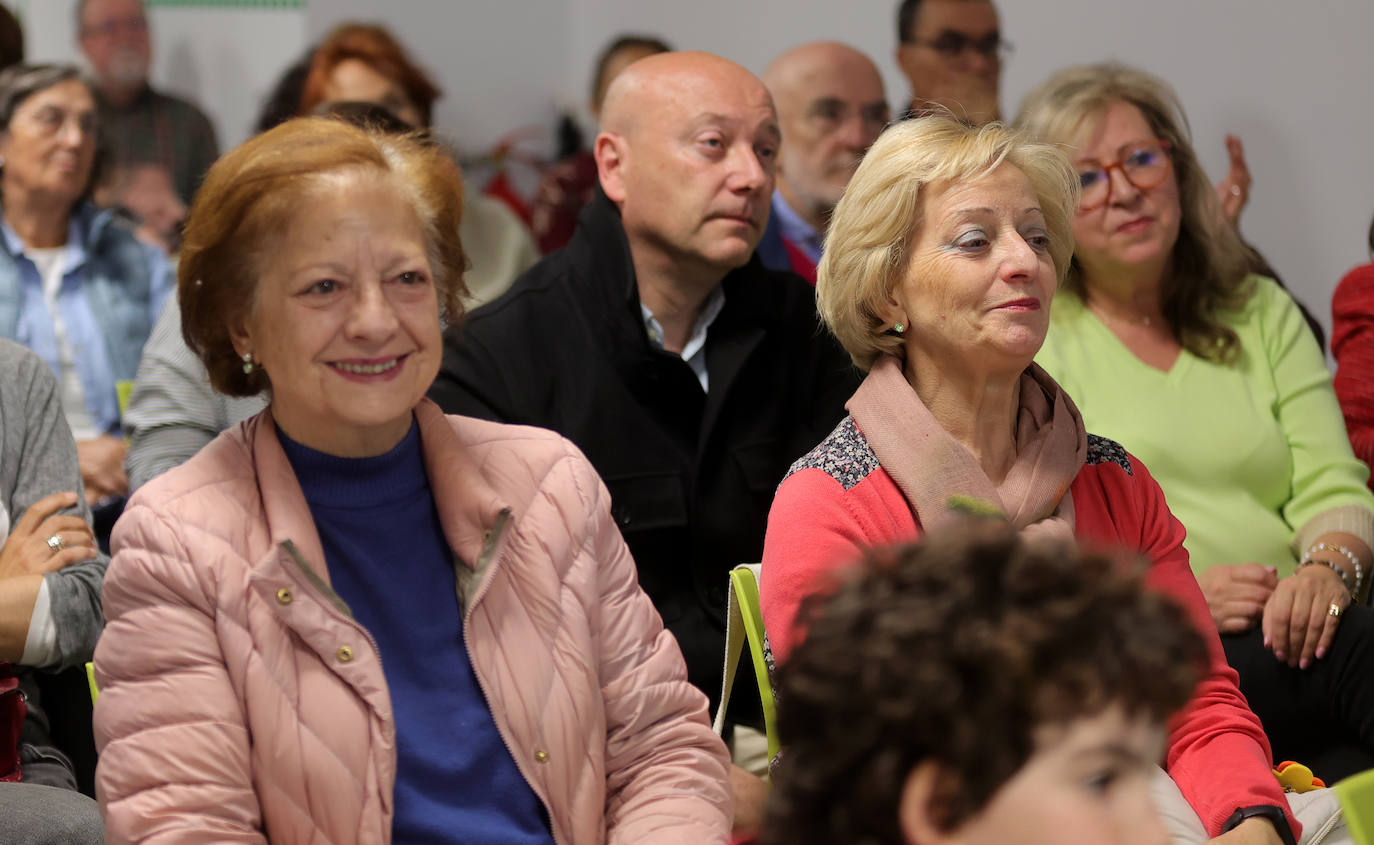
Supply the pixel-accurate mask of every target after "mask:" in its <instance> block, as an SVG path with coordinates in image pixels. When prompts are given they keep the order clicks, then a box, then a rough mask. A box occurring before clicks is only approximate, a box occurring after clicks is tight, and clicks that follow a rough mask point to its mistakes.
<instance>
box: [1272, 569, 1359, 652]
mask: <svg viewBox="0 0 1374 845" xmlns="http://www.w3.org/2000/svg"><path fill="white" fill-rule="evenodd" d="M1350 602H1351V596H1350V591H1349V590H1348V589H1346V586H1345V582H1344V581H1342V580H1341V576H1340V575H1339V574H1337V572H1336V570H1334V569H1332V568H1331V567H1330V566H1327V565H1326V564H1325V563H1323V562H1321V561H1317V562H1315V563H1312V564H1310V565H1308V566H1304V567H1302V568H1301V569H1299V570H1298V571H1297V573H1295V574H1293V575H1290V576H1288V577H1287V578H1284V579H1282V580H1280V581H1279V585H1278V587H1277V588H1275V590H1274V595H1273V596H1271V597H1270V599H1269V602H1268V603H1267V604H1266V605H1265V607H1264V618H1263V620H1262V622H1261V623H1260V624H1261V626H1262V628H1263V631H1264V644H1265V646H1267V647H1268V648H1270V649H1273V651H1274V656H1275V657H1277V658H1278V659H1279V660H1281V661H1283V662H1284V663H1287V664H1288V665H1289V666H1294V667H1300V668H1302V669H1306V668H1307V667H1309V666H1311V665H1312V661H1313V660H1320V659H1321V658H1323V657H1325V656H1326V652H1327V651H1328V650H1329V649H1330V648H1331V641H1332V640H1333V639H1335V636H1336V629H1337V628H1339V627H1340V624H1341V616H1342V614H1344V613H1345V609H1346V608H1347V607H1349V606H1350Z"/></svg>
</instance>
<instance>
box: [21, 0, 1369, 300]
mask: <svg viewBox="0 0 1374 845" xmlns="http://www.w3.org/2000/svg"><path fill="white" fill-rule="evenodd" d="M72 1H73V0H8V2H10V5H12V6H17V7H19V8H20V10H21V12H22V13H23V14H24V15H25V20H26V29H27V32H28V35H29V39H30V41H29V44H30V55H31V56H33V57H34V58H38V59H72V58H74V57H75V55H76V48H75V44H74V41H73V39H72V33H71V4H72ZM999 5H1000V7H1001V9H1002V14H1003V18H1004V20H1003V31H1004V34H1005V35H1006V37H1007V38H1009V39H1010V40H1011V41H1012V42H1014V43H1015V45H1016V52H1015V54H1014V55H1013V56H1012V58H1011V60H1010V61H1009V62H1008V64H1007V67H1006V76H1005V82H1004V86H1003V106H1004V108H1005V109H1006V111H1007V113H1008V115H1010V114H1014V112H1015V110H1016V106H1017V105H1018V103H1019V102H1020V99H1021V97H1022V96H1023V95H1024V93H1025V92H1026V91H1027V90H1028V89H1029V88H1030V87H1031V85H1033V84H1034V83H1036V82H1038V81H1040V80H1041V79H1043V78H1044V77H1045V76H1046V75H1048V74H1049V73H1050V71H1052V70H1053V69H1055V68H1057V67H1060V66H1062V65H1065V64H1069V63H1076V62H1087V61H1096V60H1100V59H1104V58H1119V59H1122V60H1125V61H1129V62H1132V63H1135V64H1138V65H1140V66H1142V67H1144V68H1145V69H1147V70H1150V71H1153V72H1155V73H1158V74H1160V75H1162V76H1164V77H1165V78H1166V79H1168V80H1169V81H1170V82H1172V83H1173V84H1174V85H1175V86H1176V87H1177V88H1178V89H1179V91H1180V93H1181V95H1182V97H1183V100H1184V104H1185V107H1186V108H1187V110H1188V114H1189V117H1190V118H1191V120H1192V124H1193V130H1194V135H1195V138H1196V142H1197V147H1198V150H1199V153H1200V154H1201V156H1202V159H1203V162H1204V164H1205V165H1207V167H1208V168H1209V170H1210V172H1211V173H1212V174H1213V176H1214V177H1219V176H1221V175H1222V173H1224V171H1225V167H1226V160H1225V152H1224V149H1223V146H1222V136H1223V135H1224V134H1225V133H1226V132H1227V131H1233V132H1237V133H1238V134H1240V135H1241V137H1242V139H1243V140H1244V141H1245V144H1246V150H1247V152H1248V154H1249V158H1250V164H1251V169H1252V171H1253V173H1254V178H1255V183H1254V187H1253V190H1252V194H1251V201H1250V206H1249V208H1248V209H1247V210H1246V212H1245V217H1244V219H1243V222H1242V228H1243V230H1244V232H1245V235H1246V236H1247V238H1249V239H1250V240H1251V241H1252V242H1253V243H1254V244H1255V245H1257V246H1258V247H1259V248H1260V249H1261V250H1262V251H1263V252H1264V253H1265V255H1266V256H1267V257H1268V258H1269V260H1270V261H1271V262H1272V263H1273V264H1274V266H1275V267H1276V268H1277V269H1278V271H1279V272H1280V273H1281V274H1282V275H1283V276H1284V279H1285V281H1286V282H1287V283H1288V284H1289V285H1290V287H1292V288H1293V290H1294V291H1295V292H1296V293H1297V294H1298V295H1299V296H1300V297H1301V298H1303V299H1304V300H1306V302H1307V303H1308V304H1309V305H1310V306H1311V307H1312V308H1313V310H1314V311H1315V312H1316V313H1317V314H1318V315H1319V316H1320V317H1321V318H1322V319H1323V320H1324V321H1325V320H1328V319H1329V313H1328V312H1329V305H1328V303H1329V300H1330V294H1331V290H1332V288H1333V287H1334V286H1335V283H1336V282H1337V280H1338V279H1339V278H1340V276H1341V274H1343V273H1344V272H1345V270H1347V269H1348V268H1349V267H1351V266H1353V265H1354V264H1357V263H1360V262H1362V261H1364V260H1367V254H1366V247H1365V235H1366V232H1367V230H1368V226H1369V220H1370V217H1371V215H1374V167H1372V166H1371V165H1370V160H1371V157H1370V154H1369V152H1368V150H1369V148H1370V144H1371V139H1374V108H1370V103H1369V97H1368V94H1367V93H1366V92H1367V89H1368V86H1369V84H1370V83H1371V81H1374V51H1371V50H1369V48H1368V39H1369V33H1371V32H1374V3H1372V2H1370V0H1322V2H1320V3H1293V2H1291V0H1205V2H1198V0H1154V2H1152V3H1148V4H1139V3H1133V2H1126V0H1001V2H1000V4H999ZM895 7H896V0H849V1H848V2H835V0H687V2H683V0H308V5H307V8H306V9H305V10H269V9H263V10H249V9H230V8H221V9H213V8H165V7H154V8H152V9H151V16H152V21H153V26H154V34H153V35H154V47H155V53H156V59H155V68H154V76H155V79H156V80H157V81H158V83H159V84H161V85H165V86H166V87H168V88H170V89H172V90H174V91H179V92H183V93H186V94H189V95H191V96H193V97H194V98H196V99H197V100H199V101H200V102H202V103H203V104H205V105H206V107H207V110H209V111H210V112H211V113H212V114H213V115H214V117H215V118H216V120H217V122H218V124H219V127H220V135H221V141H222V142H224V143H226V144H229V143H233V142H236V141H238V140H240V139H242V138H243V137H245V135H246V133H247V131H248V127H249V125H250V123H251V121H252V118H253V116H254V115H255V113H256V110H257V103H258V101H259V99H260V98H261V95H262V93H263V92H265V90H266V89H267V87H268V86H269V85H270V84H271V82H272V81H273V80H274V79H275V78H276V75H277V74H278V73H279V72H280V70H281V69H282V68H283V67H284V66H285V65H286V64H287V63H288V62H289V61H290V60H292V59H293V58H294V57H295V56H296V55H298V54H299V52H300V51H301V50H302V49H303V48H304V47H305V45H306V44H308V43H310V42H312V41H313V40H315V39H316V38H318V37H319V36H320V35H322V34H323V33H324V32H326V31H327V30H328V29H329V28H330V27H332V26H333V25H334V24H336V23H338V22H339V21H341V20H346V19H355V18H356V19H363V20H377V19H381V20H382V21H383V22H385V23H386V24H387V25H388V26H390V27H392V28H393V29H394V30H395V32H396V33H397V35H398V36H399V37H400V38H401V40H402V41H403V43H405V44H406V45H407V46H408V47H410V48H411V49H412V50H413V51H414V52H415V53H416V54H417V55H418V56H420V57H422V59H423V61H424V63H425V64H426V65H427V66H428V67H429V68H430V69H431V70H432V71H433V72H434V74H435V76H436V78H437V79H438V81H439V83H440V85H441V86H442V87H443V89H444V91H445V97H444V99H443V100H441V101H440V103H439V107H438V111H437V114H436V124H437V125H438V126H439V127H440V128H442V129H445V130H448V131H449V132H450V133H451V134H453V135H454V136H455V137H456V139H457V141H458V144H459V146H460V148H461V149H462V150H463V151H464V152H465V153H468V154H472V153H476V152H479V151H482V150H485V149H487V148H489V147H490V146H491V145H492V144H493V143H494V142H495V141H496V140H497V139H498V138H499V137H500V136H502V135H503V134H505V133H506V132H508V131H510V130H512V129H516V128H518V127H523V126H534V127H538V128H539V130H540V131H542V132H543V133H544V136H543V138H542V139H541V142H540V143H536V144H534V145H532V149H534V150H535V151H537V152H544V153H547V152H548V151H549V150H550V149H551V145H552V142H551V133H552V129H553V125H554V120H555V116H556V114H557V110H558V108H559V106H560V105H571V106H575V107H578V108H579V109H580V108H581V106H582V104H583V103H584V101H585V100H586V97H587V86H588V76H589V75H590V72H591V64H592V61H593V59H594V57H595V55H596V53H597V52H598V51H599V50H600V48H601V46H602V45H603V44H604V43H605V42H606V41H607V40H608V39H609V38H610V37H611V36H612V35H613V34H615V33H619V32H623V31H626V30H636V31H645V32H649V33H656V34H659V35H662V36H663V37H665V38H667V39H668V40H669V41H670V42H672V43H673V44H675V45H677V46H679V47H683V48H700V49H705V50H711V51H713V52H717V53H720V54H722V55H725V56H729V57H731V58H734V59H736V60H737V61H739V62H741V63H742V64H744V65H746V66H747V67H749V68H751V69H753V70H755V71H759V70H761V69H762V68H763V66H764V65H766V64H767V62H768V61H769V60H770V59H771V58H772V57H773V56H774V55H776V54H777V53H779V52H781V51H782V50H784V49H786V48H787V47H789V46H792V45H794V44H798V43H801V42H803V41H809V40H813V39H817V38H836V39H839V40H842V41H847V42H849V43H851V44H853V45H854V46H856V47H858V48H860V49H862V50H865V51H866V52H868V53H869V54H870V55H872V56H873V57H874V59H875V60H876V61H877V62H878V64H879V67H880V68H881V69H882V70H883V74H884V78H885V79H886V81H887V84H888V94H889V97H890V99H891V100H892V101H893V102H894V104H895V103H899V102H900V101H901V100H902V99H903V98H904V95H905V90H904V85H905V83H904V82H903V81H902V79H901V77H900V76H899V75H898V74H897V71H896V68H895V66H894V64H893V61H892V49H893V45H894V41H895V35H894V32H893V29H894V23H893V18H894V10H895Z"/></svg>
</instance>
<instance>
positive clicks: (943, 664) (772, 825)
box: [763, 519, 1207, 845]
mask: <svg viewBox="0 0 1374 845" xmlns="http://www.w3.org/2000/svg"><path fill="white" fill-rule="evenodd" d="M1123 563H1124V562H1123V561H1121V560H1115V559H1112V558H1109V557H1104V556H1100V555H1091V554H1080V553H1079V552H1077V551H1076V550H1074V549H1073V548H1072V547H1069V546H1064V547H1060V546H1054V545H1035V544H1027V543H1025V542H1023V541H1022V540H1021V539H1020V538H1019V537H1018V536H1017V535H1016V533H1015V531H1013V530H1012V529H1011V528H1010V527H1009V526H1007V525H1006V524H1005V523H1001V522H995V521H992V520H986V519H982V520H974V519H967V520H964V521H962V522H960V523H957V524H955V525H953V526H950V527H949V528H948V529H947V530H946V531H945V532H944V533H937V534H933V535H931V537H930V538H928V539H926V540H925V541H924V542H922V543H920V544H916V545H906V546H900V547H895V548H891V549H886V550H878V551H875V552H871V553H869V555H868V556H867V558H866V560H865V561H864V563H863V564H862V565H860V566H857V567H854V568H853V569H851V570H849V571H848V572H847V573H846V574H847V575H848V577H847V578H845V580H844V581H843V582H842V583H841V584H840V586H839V587H838V589H837V590H835V591H834V592H833V594H831V595H829V596H828V597H819V598H813V599H812V600H810V601H808V602H807V603H806V604H804V605H803V618H804V620H805V621H804V623H803V624H804V625H805V626H806V628H807V634H806V638H805V639H804V640H803V641H802V642H801V643H800V644H799V645H798V646H797V647H796V649H795V650H794V651H793V652H792V654H791V656H790V657H789V659H788V662H787V663H786V664H784V665H783V666H782V668H781V670H780V672H779V684H780V689H779V693H778V708H779V709H778V719H779V721H778V729H779V735H780V739H781V741H782V748H783V751H782V754H781V756H780V757H779V758H778V765H777V767H776V769H777V771H776V773H775V777H774V781H773V784H774V785H773V790H772V794H771V795H770V796H769V802H768V805H767V810H766V819H765V824H764V831H765V836H764V840H763V841H764V842H766V843H776V845H781V843H787V845H813V843H814V845H820V843H827V845H828V843H832V842H846V843H855V845H870V843H873V844H874V845H876V843H892V842H901V841H903V839H902V836H901V833H900V829H899V820H898V807H899V804H900V800H901V793H902V788H903V786H904V784H905V782H906V779H907V775H908V774H910V773H911V771H912V770H913V769H915V768H916V766H917V765H918V764H920V763H922V762H925V761H928V760H929V761H935V762H937V763H938V764H940V766H941V767H942V768H943V769H944V770H945V773H946V774H947V775H948V778H947V780H946V783H947V784H948V786H949V788H948V790H942V791H941V794H940V796H939V799H938V800H941V806H939V807H937V808H933V809H934V810H935V811H936V812H937V816H936V818H937V819H938V821H939V823H941V824H942V825H944V826H945V828H946V829H953V828H954V827H956V826H957V825H958V824H959V823H960V822H963V821H965V820H967V819H968V818H970V817H971V816H972V815H974V814H975V813H977V812H978V811H979V810H980V809H982V808H983V807H984V806H986V804H987V802H988V801H989V800H991V798H992V796H993V794H994V793H996V792H997V790H999V789H1000V788H1001V787H1002V785H1003V784H1005V783H1006V782H1007V781H1008V780H1010V779H1011V777H1012V776H1013V775H1014V774H1015V773H1016V772H1017V771H1018V770H1019V769H1020V768H1021V767H1022V766H1023V765H1025V763H1026V761H1027V760H1028V759H1030V757H1031V755H1032V754H1034V753H1035V751H1036V750H1037V749H1036V747H1035V734H1036V732H1037V730H1038V729H1039V728H1042V727H1046V726H1057V725H1066V724H1068V723H1070V722H1072V721H1074V720H1076V719H1080V718H1083V717H1091V716H1094V715H1098V714H1100V713H1102V712H1104V711H1106V710H1107V709H1109V708H1111V707H1114V706H1119V707H1122V708H1123V709H1124V711H1125V712H1126V715H1127V716H1128V717H1139V716H1145V717H1147V718H1148V719H1150V720H1151V721H1152V722H1155V723H1157V724H1159V725H1161V726H1162V725H1164V723H1165V722H1166V720H1167V719H1168V717H1169V716H1170V715H1171V714H1172V713H1174V712H1175V711H1176V710H1178V709H1179V708H1181V707H1182V706H1183V705H1184V704H1185V703H1187V701H1188V698H1189V697H1190V695H1191V693H1192V690H1193V687H1194V684H1195V683H1196V680H1197V677H1198V672H1199V670H1200V668H1201V667H1202V666H1204V665H1206V658H1207V650H1206V646H1205V644H1204V642H1203V639H1202V637H1201V636H1200V635H1199V634H1198V632H1197V631H1196V630H1195V629H1194V628H1193V627H1192V625H1191V623H1190V621H1189V618H1188V616H1187V614H1186V612H1185V611H1184V610H1183V608H1182V607H1180V606H1178V605H1177V604H1175V603H1174V602H1173V601H1172V600H1171V599H1169V598H1168V597H1166V596H1163V595H1161V594H1159V593H1155V592H1148V591H1146V590H1144V589H1142V585H1141V583H1140V578H1139V575H1138V574H1136V573H1134V572H1133V570H1134V569H1135V567H1130V566H1125V565H1123Z"/></svg>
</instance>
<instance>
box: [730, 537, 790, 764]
mask: <svg viewBox="0 0 1374 845" xmlns="http://www.w3.org/2000/svg"><path fill="white" fill-rule="evenodd" d="M759 569H760V564H757V563H745V564H741V565H739V566H737V567H735V568H734V569H733V570H732V571H731V572H730V598H729V610H728V612H727V615H726V625H725V675H724V680H723V681H722V683H721V691H720V708H719V709H718V710H716V721H715V728H716V733H722V732H723V731H724V730H725V710H726V708H727V707H728V706H729V704H730V692H731V690H732V688H733V687H734V682H735V672H736V670H737V668H738V666H739V658H740V652H741V651H742V650H743V648H744V646H745V644H746V643H747V644H748V646H749V656H750V657H751V658H752V659H753V663H754V680H755V682H756V683H757V684H758V688H759V701H760V702H761V703H762V705H763V729H764V734H765V735H766V736H767V738H768V759H769V760H772V759H773V758H774V757H776V756H777V755H778V730H777V716H778V710H777V706H776V705H775V703H774V702H773V683H772V679H771V678H770V677H769V674H768V661H767V659H766V658H765V656H764V654H765V651H764V642H765V636H764V634H765V632H764V629H763V614H762V613H760V612H759V581H758V573H759Z"/></svg>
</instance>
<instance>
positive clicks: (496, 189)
mask: <svg viewBox="0 0 1374 845" xmlns="http://www.w3.org/2000/svg"><path fill="white" fill-rule="evenodd" d="M482 193H484V194H486V195H487V196H489V197H495V198H496V199H499V200H500V201H501V202H504V203H505V204H506V205H508V206H510V210H511V211H514V212H515V216H516V217H519V218H520V220H521V221H523V222H524V224H525V225H526V226H528V225H530V220H531V217H530V207H529V204H528V203H526V202H525V200H524V198H523V197H521V196H520V192H519V191H517V190H515V186H514V185H512V184H511V181H510V177H509V176H507V175H506V171H505V170H500V171H497V173H496V175H495V176H493V177H491V181H490V182H488V183H487V186H486V187H485V188H483V189H482Z"/></svg>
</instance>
